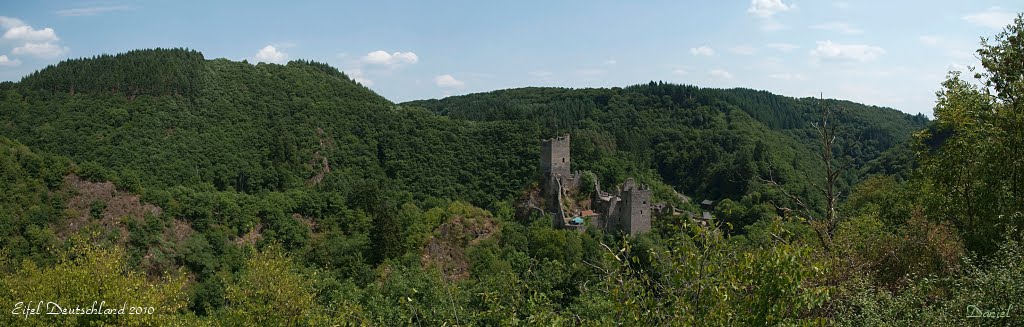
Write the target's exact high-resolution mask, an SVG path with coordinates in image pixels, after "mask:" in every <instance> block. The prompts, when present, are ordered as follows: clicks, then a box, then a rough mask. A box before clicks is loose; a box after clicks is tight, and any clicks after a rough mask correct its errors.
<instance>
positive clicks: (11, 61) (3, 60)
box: [0, 55, 21, 67]
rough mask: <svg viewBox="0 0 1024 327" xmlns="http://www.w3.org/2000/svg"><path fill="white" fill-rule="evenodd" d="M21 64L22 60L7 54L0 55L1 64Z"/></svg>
mask: <svg viewBox="0 0 1024 327" xmlns="http://www.w3.org/2000/svg"><path fill="white" fill-rule="evenodd" d="M17 65H21V60H18V59H10V58H7V55H0V66H7V67H14V66H17Z"/></svg>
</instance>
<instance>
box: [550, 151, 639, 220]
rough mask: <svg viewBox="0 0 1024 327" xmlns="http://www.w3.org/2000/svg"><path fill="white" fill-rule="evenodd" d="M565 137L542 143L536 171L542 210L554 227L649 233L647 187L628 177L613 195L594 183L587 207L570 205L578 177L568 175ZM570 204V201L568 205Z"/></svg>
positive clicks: (576, 189) (569, 160)
mask: <svg viewBox="0 0 1024 327" xmlns="http://www.w3.org/2000/svg"><path fill="white" fill-rule="evenodd" d="M569 141H570V139H569V135H564V136H559V137H554V138H551V139H547V140H543V142H542V144H541V154H540V168H541V175H542V178H543V185H542V186H541V187H542V190H543V194H544V200H545V202H546V203H547V208H545V211H546V212H548V213H550V214H551V216H552V220H553V222H552V223H553V224H554V225H555V226H556V227H561V228H567V229H575V230H580V231H582V230H584V229H585V228H586V225H587V222H588V221H589V223H590V224H589V225H590V226H594V227H597V228H601V229H603V230H605V231H618V232H622V233H626V234H630V235H636V234H639V233H645V232H649V231H650V230H651V206H652V204H651V188H650V187H649V186H647V185H642V184H639V183H636V181H634V180H633V178H629V179H627V180H626V182H625V183H623V185H622V187H620V188H617V190H616V192H614V193H607V192H604V191H602V190H601V186H600V184H599V183H598V182H597V181H596V179H595V181H594V190H593V192H592V197H591V199H590V204H589V208H586V207H587V206H585V205H584V206H580V205H578V204H577V203H575V202H573V201H572V199H571V195H573V194H576V193H577V191H578V190H579V188H580V182H581V181H582V174H581V173H580V172H579V171H576V172H574V173H570V167H571V166H570V165H571V162H572V161H571V156H570V153H569V143H570V142H569ZM570 202H573V203H572V204H574V205H570Z"/></svg>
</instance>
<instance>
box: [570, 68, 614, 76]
mask: <svg viewBox="0 0 1024 327" xmlns="http://www.w3.org/2000/svg"><path fill="white" fill-rule="evenodd" d="M607 72H608V71H606V70H604V69H600V68H584V69H577V70H576V74H578V75H580V76H597V75H602V74H604V73H607Z"/></svg>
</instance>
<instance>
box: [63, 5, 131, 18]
mask: <svg viewBox="0 0 1024 327" xmlns="http://www.w3.org/2000/svg"><path fill="white" fill-rule="evenodd" d="M132 9H135V8H132V7H129V6H107V7H85V8H72V9H61V10H57V15H58V16H65V17H69V16H92V15H97V14H102V13H105V12H111V11H121V10H132Z"/></svg>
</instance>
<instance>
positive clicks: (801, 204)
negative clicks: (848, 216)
mask: <svg viewBox="0 0 1024 327" xmlns="http://www.w3.org/2000/svg"><path fill="white" fill-rule="evenodd" d="M818 104H819V105H820V106H821V116H820V117H819V120H818V121H817V122H814V123H813V124H812V125H813V126H814V130H815V131H817V132H818V140H819V141H820V142H821V152H819V153H818V156H817V157H818V159H819V160H820V161H821V163H822V165H823V166H824V169H825V184H824V186H821V185H819V184H818V183H814V182H811V185H813V186H814V187H815V188H816V189H818V191H820V192H821V194H822V195H823V196H824V197H825V215H824V217H820V218H819V219H816V218H815V215H814V212H813V210H811V208H810V207H809V206H808V205H807V202H806V201H804V200H803V199H801V198H800V197H798V196H796V195H794V194H792V193H790V192H789V191H786V189H785V188H784V187H782V185H781V184H779V183H778V182H776V181H775V179H774V178H773V177H772V176H771V169H769V171H768V174H769V175H768V179H764V178H761V177H760V176H758V179H759V180H761V182H763V183H766V184H768V185H771V186H773V187H775V188H777V189H779V190H780V191H781V192H782V194H783V195H785V196H786V197H787V198H789V199H790V200H791V201H792V202H793V203H795V204H796V205H797V206H798V209H795V210H794V209H791V208H787V207H784V206H779V205H778V204H775V206H776V207H778V208H779V209H782V210H783V211H785V212H792V211H798V212H800V213H801V214H803V215H804V217H805V218H807V220H808V222H809V223H810V225H811V227H812V228H814V231H815V232H816V233H817V234H818V239H819V240H820V241H821V245H822V247H824V248H825V250H826V251H830V250H831V245H832V235H833V233H835V230H836V227H837V226H838V224H839V222H838V219H839V218H838V216H839V215H838V213H837V210H836V208H837V207H838V203H839V197H840V195H841V192H839V190H837V189H836V184H837V183H838V182H839V177H840V175H841V174H842V172H843V171H845V170H846V168H847V166H848V165H849V163H845V164H842V163H838V162H837V160H836V156H835V155H834V153H833V151H834V147H835V144H836V138H837V137H836V133H837V126H838V124H836V118H835V111H834V110H833V108H832V107H831V106H829V105H827V104H826V103H825V99H824V96H822V95H819V98H818ZM848 150H849V149H847V151H848ZM847 154H848V153H847ZM840 157H842V155H841V156H840ZM773 204H774V203H773Z"/></svg>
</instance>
